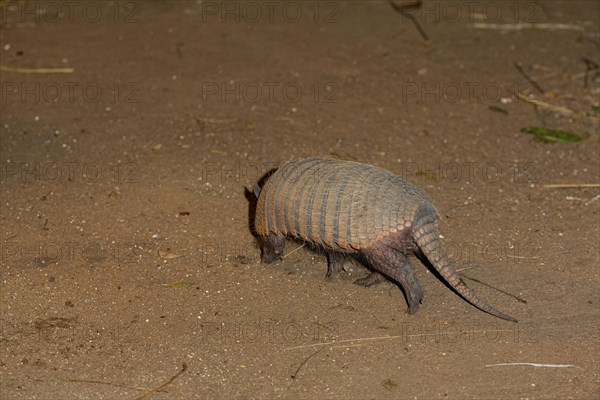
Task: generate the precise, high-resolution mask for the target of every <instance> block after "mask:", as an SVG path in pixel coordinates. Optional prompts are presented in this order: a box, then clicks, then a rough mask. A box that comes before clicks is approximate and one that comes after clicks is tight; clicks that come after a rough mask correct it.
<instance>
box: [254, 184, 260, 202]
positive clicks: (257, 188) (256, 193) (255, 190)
mask: <svg viewBox="0 0 600 400" xmlns="http://www.w3.org/2000/svg"><path fill="white" fill-rule="evenodd" d="M260 191H261V188H260V186H258V183H257V184H255V185H254V195H255V196H256V198H257V199H258V195H259V194H260Z"/></svg>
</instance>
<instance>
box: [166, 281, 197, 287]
mask: <svg viewBox="0 0 600 400" xmlns="http://www.w3.org/2000/svg"><path fill="white" fill-rule="evenodd" d="M193 284H194V283H193V282H189V281H179V282H175V283H171V284H170V285H169V288H170V289H183V288H186V287H190V286H192V285H193Z"/></svg>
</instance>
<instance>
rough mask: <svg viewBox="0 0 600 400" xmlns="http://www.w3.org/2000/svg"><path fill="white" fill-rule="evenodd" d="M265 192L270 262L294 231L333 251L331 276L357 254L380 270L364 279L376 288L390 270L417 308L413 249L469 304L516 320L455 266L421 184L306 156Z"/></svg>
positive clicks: (260, 213)
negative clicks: (489, 301) (486, 299)
mask: <svg viewBox="0 0 600 400" xmlns="http://www.w3.org/2000/svg"><path fill="white" fill-rule="evenodd" d="M255 194H256V195H257V196H258V202H257V206H256V216H255V224H254V225H255V230H256V233H257V234H258V238H259V241H260V242H261V247H262V251H263V255H262V260H263V262H265V263H270V262H273V261H274V260H276V259H278V258H280V257H281V255H282V254H283V248H284V245H285V239H286V237H287V236H289V237H294V238H296V239H299V240H302V241H305V242H310V243H312V244H314V245H316V246H317V247H320V248H322V249H323V250H324V251H325V253H326V254H327V259H328V268H327V276H328V277H329V276H331V275H332V274H333V273H336V272H338V271H340V270H341V269H342V266H343V262H344V258H345V257H346V256H348V255H353V256H356V258H357V259H358V260H359V261H361V262H362V263H363V264H365V265H366V266H368V267H369V268H370V269H371V270H372V271H373V272H372V273H371V274H370V275H368V276H367V277H365V278H362V279H358V280H357V281H356V283H358V284H361V285H364V286H369V285H372V284H374V283H377V282H379V281H381V280H382V279H383V277H382V275H383V276H385V277H387V278H389V279H391V280H392V281H394V282H396V283H398V284H400V286H402V288H403V290H404V293H405V295H406V299H407V302H408V307H409V309H408V311H409V313H410V314H414V313H415V312H416V311H417V310H418V308H419V304H420V303H421V301H422V299H423V291H422V290H421V287H420V285H419V282H418V281H417V278H416V275H415V272H414V270H413V268H412V266H411V265H410V263H409V262H408V259H407V255H408V254H410V253H417V254H422V255H424V256H425V257H426V258H427V259H428V260H429V262H430V263H431V265H433V267H435V269H436V270H437V271H438V272H439V274H440V275H441V276H442V277H443V278H444V279H445V280H446V281H447V282H448V283H449V284H450V285H451V286H452V287H453V288H454V289H455V290H456V291H457V292H458V293H459V294H460V295H461V296H462V297H463V298H465V299H466V300H467V301H468V302H470V303H471V304H473V305H474V306H475V307H477V308H479V309H481V310H483V311H485V312H487V313H490V314H492V315H494V316H496V317H499V318H502V319H505V320H508V321H514V322H516V320H515V319H514V318H513V317H511V316H509V315H506V314H504V313H502V312H500V311H497V310H496V309H494V308H492V307H491V306H489V305H487V304H486V303H485V302H484V301H483V300H482V299H481V298H479V297H478V296H477V295H476V294H475V293H474V292H473V291H472V290H471V289H470V288H469V287H467V285H466V284H465V282H464V281H463V280H462V279H461V277H460V275H459V274H458V273H457V272H456V271H455V270H454V268H452V266H451V265H450V263H449V260H448V258H447V256H446V254H445V252H444V249H443V246H442V242H441V239H440V234H439V232H438V227H437V222H438V213H437V211H436V209H435V207H434V206H433V204H432V202H431V199H430V198H429V197H428V196H427V195H426V194H425V193H424V192H423V191H422V190H421V189H419V188H418V187H416V186H415V185H413V184H411V183H409V182H407V181H405V180H403V179H401V178H399V177H397V176H396V175H394V174H392V173H390V172H388V171H386V170H383V169H381V168H377V167H374V166H372V165H368V164H361V163H357V162H350V161H342V160H338V159H333V158H306V159H303V160H300V161H296V162H288V163H285V164H283V165H282V166H280V167H279V168H278V169H277V170H276V171H275V172H274V173H273V174H272V175H271V176H270V177H269V178H268V180H267V181H266V183H265V184H264V186H263V188H262V189H261V188H260V187H258V185H257V186H256V187H255Z"/></svg>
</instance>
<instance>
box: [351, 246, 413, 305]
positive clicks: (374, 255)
mask: <svg viewBox="0 0 600 400" xmlns="http://www.w3.org/2000/svg"><path fill="white" fill-rule="evenodd" d="M362 253H363V255H364V257H365V259H366V260H367V261H368V263H369V265H370V266H371V268H373V269H374V270H375V271H378V272H381V273H382V274H384V275H386V276H388V277H390V278H391V279H392V280H394V281H395V282H397V283H399V284H400V286H402V289H403V290H404V294H405V296H406V301H407V303H408V313H409V314H414V313H416V312H417V310H418V309H419V305H420V304H421V301H422V300H423V290H422V289H421V285H419V281H417V276H416V274H415V271H414V269H413V267H412V265H410V263H409V262H408V259H407V258H406V256H405V255H404V254H402V253H401V252H399V251H397V250H395V249H393V248H391V247H388V246H378V247H375V248H372V249H369V250H364V251H363V252H362Z"/></svg>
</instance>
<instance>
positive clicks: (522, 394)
mask: <svg viewBox="0 0 600 400" xmlns="http://www.w3.org/2000/svg"><path fill="white" fill-rule="evenodd" d="M0 5H1V11H2V16H1V17H2V19H1V25H0V35H1V36H0V42H1V43H0V45H1V46H0V55H1V65H2V66H3V70H2V71H1V75H0V83H1V87H2V93H1V95H2V99H1V121H0V145H1V154H0V161H1V166H2V169H1V172H2V176H1V190H0V195H1V201H0V207H1V210H0V219H1V222H0V225H1V228H0V235H1V236H0V245H1V246H2V247H1V254H2V258H1V264H0V267H1V268H0V285H1V286H0V290H1V306H0V312H1V320H0V323H1V336H0V345H1V358H0V374H1V375H0V398H2V399H7V400H8V399H135V398H140V397H141V396H144V394H146V393H148V392H149V391H151V390H153V389H156V390H155V391H154V392H152V393H151V394H148V397H146V398H152V399H193V398H198V399H207V398H279V397H281V398H332V399H348V398H356V399H358V398H361V399H363V398H382V399H383V398H410V399H413V398H418V399H433V398H444V399H445V398H449V399H467V398H478V399H481V398H485V399H508V398H510V399H526V398H527V399H550V398H561V399H594V398H596V399H597V398H599V397H600V381H599V379H600V365H599V358H600V356H599V353H600V348H599V347H600V346H599V339H600V334H599V330H598V326H599V322H600V310H599V304H600V292H599V288H600V276H599V275H600V274H599V269H598V266H599V265H600V255H599V242H600V230H599V226H600V224H599V219H600V218H599V205H600V201H599V198H598V194H599V191H598V188H597V187H596V188H593V187H591V188H590V187H588V188H566V189H565V188H548V187H545V185H549V184H598V183H599V182H600V167H599V165H600V151H599V147H600V145H599V134H600V132H599V127H598V121H599V120H598V112H597V109H596V111H594V109H593V107H594V106H596V107H597V106H598V105H599V104H598V103H599V101H598V97H599V93H600V92H599V91H600V74H599V69H598V64H599V63H600V56H599V51H600V42H599V41H600V37H599V31H600V21H599V18H600V17H599V15H600V3H598V2H596V1H552V2H538V1H521V2H513V1H506V2H497V1H475V2H460V1H459V2H454V1H447V2H432V1H425V3H424V4H423V7H422V8H421V9H420V10H416V9H411V10H409V12H410V13H411V14H412V15H414V16H415V18H416V20H417V21H419V23H420V25H421V26H422V29H423V31H424V33H425V35H427V37H428V40H425V39H424V37H423V36H422V35H421V34H420V33H419V31H418V30H417V28H416V27H415V25H414V24H413V22H412V21H411V19H410V18H408V17H405V16H403V15H402V14H400V13H398V12H396V11H394V10H393V9H392V7H391V6H390V5H389V4H388V3H386V2H366V1H365V2H358V1H347V2H326V1H323V2H317V3H315V2H278V1H274V2H227V3H225V2H210V1H195V2H184V1H170V2H166V1H165V2H163V1H160V2H159V1H151V2H150V1H147V2H139V3H138V2H128V1H120V2H94V1H90V2H81V1H74V2H70V3H69V2H67V3H62V2H36V1H19V2H16V1H6V0H3V1H0ZM477 24H479V25H477ZM493 24H496V25H493ZM498 24H512V25H511V26H509V28H512V29H509V30H507V29H499V25H498ZM515 24H516V25H515ZM528 24H545V25H535V26H533V27H532V26H531V25H528ZM557 24H562V25H557ZM17 68H26V69H27V68H29V69H35V68H54V69H56V68H63V69H64V68H72V70H67V71H63V72H62V73H57V72H55V71H54V72H53V71H39V70H37V73H30V72H31V71H28V70H23V69H21V70H19V69H17ZM517 93H521V94H523V96H524V97H525V98H526V99H528V100H531V99H534V100H538V101H542V102H544V103H545V104H542V105H537V106H536V105H534V104H532V103H530V102H528V101H525V100H523V99H519V98H518V97H516V95H517ZM546 104H551V105H554V106H559V107H563V108H562V109H556V108H549V106H547V105H546ZM565 108H566V109H567V110H565ZM530 126H539V127H546V128H551V129H563V130H568V131H570V132H574V133H576V134H578V135H581V136H582V137H583V138H584V139H583V140H582V141H579V142H573V143H554V144H548V143H544V142H542V141H540V140H536V139H535V138H534V137H533V135H529V134H524V133H521V132H520V130H521V129H522V128H524V127H530ZM309 155H334V156H338V157H341V158H343V159H347V160H356V161H361V162H366V163H371V164H374V165H377V166H379V167H383V168H386V169H388V170H390V171H392V172H394V173H396V174H398V175H400V176H402V177H404V178H405V179H407V180H409V181H411V182H413V183H415V184H417V185H418V186H420V187H422V188H423V189H424V190H426V191H427V192H428V193H429V195H430V196H431V197H432V198H433V199H434V202H435V204H436V206H437V207H438V209H439V210H440V213H441V214H442V220H441V230H442V232H443V236H444V238H445V241H446V244H447V248H448V253H449V256H450V257H451V259H452V261H453V262H454V264H455V266H456V268H457V269H459V270H461V271H462V273H463V274H464V275H466V276H467V277H468V278H473V279H476V280H477V281H481V282H484V283H485V284H487V285H489V286H485V285H482V284H480V283H478V282H476V281H473V280H467V282H468V283H469V285H470V286H471V287H473V288H474V289H475V290H476V291H477V292H478V293H479V294H480V295H481V296H482V297H483V298H485V299H486V300H487V301H488V302H489V303H490V304H492V305H494V306H495V307H497V308H498V309H500V310H502V311H505V312H507V313H509V314H511V315H513V316H515V317H516V318H518V319H519V321H520V322H519V323H518V324H513V323H510V322H506V321H502V320H499V319H497V318H494V317H492V316H490V315H488V314H485V313H483V312H480V311H479V310H477V309H476V308H474V307H472V306H471V305H469V304H468V303H466V302H465V301H464V300H462V299H461V298H460V297H458V296H457V295H456V294H455V293H454V292H452V291H451V290H449V288H448V287H446V286H445V285H444V284H443V283H442V282H440V280H439V279H437V277H436V276H435V275H433V274H431V273H430V272H429V270H428V269H427V268H426V267H425V266H423V265H422V264H421V263H420V262H419V261H418V260H416V259H413V260H412V262H413V263H414V265H415V269H416V272H417V275H418V277H419V279H420V281H421V285H422V287H423V288H424V290H425V301H424V304H423V305H422V306H421V308H420V310H419V312H418V313H417V314H416V315H413V316H409V315H407V314H406V302H405V299H404V296H403V294H402V292H401V290H400V289H399V288H398V287H397V286H395V285H393V284H392V283H390V282H386V283H383V284H381V285H379V286H374V287H370V288H363V287H359V286H356V285H353V284H352V281H353V280H354V279H355V278H357V277H361V276H363V275H364V274H365V270H364V268H363V267H362V266H361V265H359V264H355V263H351V264H348V265H347V268H346V269H347V271H346V272H345V273H342V274H341V275H340V276H339V277H338V278H336V279H334V280H333V281H331V282H328V281H326V280H325V271H326V260H325V257H324V256H323V255H322V254H319V253H315V252H313V251H311V250H309V249H307V248H306V247H304V248H300V249H298V250H297V251H294V249H296V248H298V247H300V244H299V243H295V242H292V241H290V242H289V243H288V244H287V252H288V254H289V256H287V257H286V258H285V259H284V260H283V261H281V262H278V263H276V264H273V265H262V264H261V263H260V251H259V249H258V248H257V246H256V244H255V239H254V238H253V236H252V233H251V230H250V224H249V210H250V202H249V199H248V197H247V195H246V192H245V190H246V188H251V187H252V186H253V185H254V183H255V182H256V180H257V179H258V178H260V176H261V175H263V174H264V173H266V172H267V171H268V170H269V169H271V168H273V167H275V166H277V165H279V164H280V163H281V162H284V161H286V160H289V159H293V158H301V157H305V156H309ZM292 251H294V252H293V253H292ZM490 286H491V287H490ZM494 288H497V289H501V290H503V291H505V292H507V293H509V294H510V295H508V294H504V293H502V292H500V291H499V290H495V289H494ZM515 297H518V298H520V299H522V300H524V301H526V302H525V303H524V302H522V301H519V300H517V299H515ZM528 363H529V364H528ZM505 364H506V365H505ZM181 371H183V372H181ZM179 372H181V373H180V374H178V373H179Z"/></svg>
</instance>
